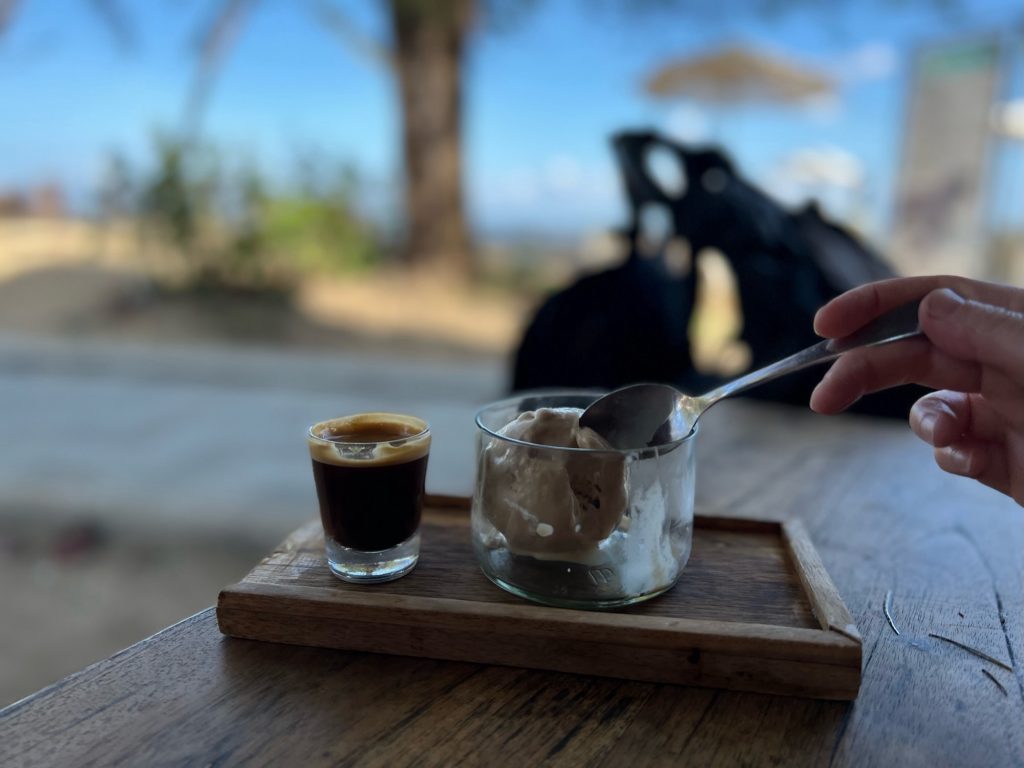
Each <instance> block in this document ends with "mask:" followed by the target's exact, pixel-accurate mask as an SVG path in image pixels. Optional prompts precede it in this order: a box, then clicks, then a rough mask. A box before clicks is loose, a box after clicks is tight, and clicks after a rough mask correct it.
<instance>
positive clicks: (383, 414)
mask: <svg viewBox="0 0 1024 768" xmlns="http://www.w3.org/2000/svg"><path fill="white" fill-rule="evenodd" d="M357 416H380V417H381V420H382V421H386V420H387V417H389V416H390V417H397V419H408V420H411V421H416V422H419V423H421V424H423V429H421V430H420V431H419V432H417V433H416V434H413V435H405V436H403V437H398V438H395V439H394V440H346V441H345V445H382V444H387V445H394V444H395V443H404V442H406V441H408V440H416V439H417V438H422V437H426V436H427V435H429V434H430V423H429V422H428V421H427V420H426V419H421V418H420V417H419V416H412V415H411V414H408V413H395V412H393V411H359V412H358V413H350V414H347V415H345V416H335V417H333V418H330V419H322V420H321V421H317V422H315V423H313V424H310V425H309V427H308V428H307V429H306V439H307V440H315V441H316V442H318V443H322V444H325V445H333V444H335V443H336V441H334V440H331V439H329V438H326V437H320V435H315V434H313V430H314V429H315V428H316V427H319V426H320V425H322V424H330V423H331V422H333V421H345V420H346V419H354V418H356V417H357Z"/></svg>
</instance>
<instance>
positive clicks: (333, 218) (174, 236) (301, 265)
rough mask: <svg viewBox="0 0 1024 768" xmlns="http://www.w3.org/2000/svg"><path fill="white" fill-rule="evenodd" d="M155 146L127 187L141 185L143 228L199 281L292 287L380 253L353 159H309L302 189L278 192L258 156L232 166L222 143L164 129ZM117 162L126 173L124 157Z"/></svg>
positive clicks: (215, 285)
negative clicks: (343, 162)
mask: <svg viewBox="0 0 1024 768" xmlns="http://www.w3.org/2000/svg"><path fill="white" fill-rule="evenodd" d="M153 149H154V162H153V164H152V166H151V168H150V169H149V170H148V171H146V172H143V173H142V174H141V176H140V178H139V180H138V182H137V183H135V184H125V183H123V182H122V183H121V184H120V187H121V188H122V189H125V188H131V189H133V190H134V193H135V195H136V196H137V205H136V209H137V213H138V215H139V218H140V220H141V222H142V225H143V228H144V231H145V232H146V234H147V236H149V238H150V239H155V240H156V241H157V242H159V243H161V244H162V245H163V246H164V247H165V250H169V251H171V252H172V253H173V254H174V255H175V256H176V258H178V259H179V260H180V262H181V264H182V266H183V267H184V272H185V283H186V285H187V286H189V287H191V288H198V289H202V290H206V291H209V290H217V289H228V290H247V291H264V292H266V291H270V292H277V293H287V292H288V291H290V290H291V289H292V288H293V287H294V285H295V284H296V283H297V282H298V280H299V279H300V278H301V277H302V276H303V275H305V274H308V273H324V272H345V271H352V270H359V269H365V268H367V267H369V266H371V265H373V264H374V263H376V261H377V260H378V259H379V254H380V249H379V245H378V240H377V237H376V234H375V233H374V232H373V230H372V228H371V227H370V226H369V225H368V224H367V223H366V222H365V221H364V220H362V219H361V218H360V217H359V216H358V215H357V214H356V213H355V211H354V205H353V200H354V199H355V196H356V194H357V192H358V181H357V179H356V177H355V175H354V174H353V172H352V171H351V170H349V169H348V168H346V167H344V166H341V167H338V164H337V163H333V162H330V161H328V160H325V159H324V158H323V157H306V158H304V159H303V161H302V162H301V163H300V164H299V174H298V175H299V179H300V181H299V183H298V184H297V185H295V186H296V187H297V188H296V189H289V190H278V189H275V188H273V187H272V185H271V184H270V183H269V182H268V180H267V179H266V177H265V176H264V175H263V173H262V172H261V170H260V169H259V167H258V166H257V165H256V164H255V163H253V162H251V161H241V162H239V161H236V162H235V163H234V165H233V168H231V169H229V167H228V163H227V160H226V159H225V158H224V156H223V155H222V154H221V153H220V152H218V150H217V149H216V148H215V147H213V146H209V145H203V146H200V145H196V144H189V143H186V142H183V141H180V140H177V139H175V138H173V137H168V136H166V135H158V136H157V137H156V139H155V141H154V144H153ZM117 168H118V174H119V176H120V177H124V176H126V175H127V174H126V171H125V169H124V161H123V160H119V161H118V163H117ZM325 169H326V170H325ZM325 176H326V178H327V181H321V178H322V177H325ZM122 207H124V206H122Z"/></svg>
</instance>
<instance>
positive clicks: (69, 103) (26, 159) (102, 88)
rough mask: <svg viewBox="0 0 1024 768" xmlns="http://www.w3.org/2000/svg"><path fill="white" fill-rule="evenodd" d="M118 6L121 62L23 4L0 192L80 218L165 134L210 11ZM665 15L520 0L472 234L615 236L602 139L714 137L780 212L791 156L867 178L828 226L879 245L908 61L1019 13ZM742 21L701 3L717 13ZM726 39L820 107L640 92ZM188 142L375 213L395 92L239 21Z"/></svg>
mask: <svg viewBox="0 0 1024 768" xmlns="http://www.w3.org/2000/svg"><path fill="white" fill-rule="evenodd" d="M335 1H336V2H337V4H338V5H339V6H341V7H343V8H345V9H347V11H348V12H349V14H350V15H351V17H352V18H353V19H354V21H355V22H356V23H357V25H358V26H360V27H361V28H362V29H364V30H366V32H367V33H368V34H370V35H373V36H375V37H377V38H380V39H386V37H387V25H386V20H385V19H384V17H383V15H382V13H381V11H380V8H381V6H380V4H378V3H377V2H374V1H373V0H347V1H346V0H335ZM123 5H124V6H125V8H126V9H127V10H128V13H129V15H130V16H131V18H132V19H133V20H134V22H135V25H136V27H137V32H138V35H137V36H138V45H137V47H136V49H135V50H133V51H130V52H125V51H123V50H121V49H119V48H118V46H117V45H116V44H115V43H114V40H113V38H112V36H111V35H110V33H109V31H108V30H107V29H106V28H105V27H104V26H103V25H102V23H101V22H100V21H99V20H98V19H97V17H96V16H95V15H94V13H93V12H92V10H91V5H90V3H89V2H87V1H86V0H21V4H20V5H19V7H18V10H17V12H16V15H15V17H14V19H13V22H12V25H11V28H10V29H9V30H8V31H7V33H6V35H5V36H4V37H3V38H0V158H2V162H0V190H2V189H4V188H10V187H17V186H24V185H28V184H32V183H36V182H39V181H42V180H47V179H51V180H58V181H60V182H61V183H62V184H63V185H64V186H65V188H66V189H67V190H68V191H69V193H70V194H71V197H72V199H73V200H74V201H75V202H76V203H77V204H78V205H79V206H85V205H86V204H87V201H88V197H89V193H90V191H91V190H93V189H95V187H96V186H97V184H98V183H99V180H100V178H101V176H102V172H103V168H104V165H105V159H106V157H107V155H108V153H109V152H110V151H111V150H114V149H117V150H119V151H122V152H124V153H126V154H127V155H128V156H129V157H131V158H134V159H135V160H136V161H137V162H144V161H145V158H146V157H147V156H148V149H147V148H148V146H149V141H150V136H151V134H152V132H153V131H154V130H156V129H158V128H160V127H165V128H166V127H171V128H173V127H175V126H177V125H178V124H179V123H180V115H181V111H182V105H183V103H184V99H185V94H186V92H187V87H188V84H189V81H190V76H191V73H192V67H193V61H194V59H193V58H192V49H191V47H190V46H191V44H192V43H193V41H194V39H195V31H196V29H197V27H198V26H199V24H200V22H201V21H202V20H203V19H204V18H205V17H206V15H207V14H208V13H209V9H210V7H211V6H212V3H210V2H204V1H203V0H191V1H188V0H181V1H180V2H167V1H157V0H135V1H134V2H131V1H130V0H125V2H124V3H123ZM645 5H648V4H645ZM676 5H677V7H676V8H675V9H672V8H671V4H668V7H669V10H666V9H664V8H661V9H658V10H652V11H649V12H645V13H640V14H628V13H627V12H626V11H625V10H623V9H625V8H627V7H629V3H627V2H624V1H623V2H615V1H614V0H605V1H604V2H587V1H586V0H546V1H544V0H538V2H535V3H534V4H533V6H532V9H531V10H529V11H528V12H526V13H524V14H522V15H521V17H520V18H519V19H518V20H517V21H516V22H515V23H513V24H511V25H510V26H509V27H508V28H504V29H500V30H493V29H490V28H485V29H484V30H483V31H482V32H481V33H480V34H478V35H477V36H476V38H475V39H474V41H473V44H472V47H471V51H470V56H469V68H468V77H467V87H466V181H467V190H468V197H469V199H470V200H471V206H470V207H471V212H472V217H473V222H474V225H475V226H476V227H477V228H478V229H479V230H483V231H491V232H497V231H538V232H540V231H543V232H550V233H559V234H563V235H565V234H569V235H573V234H582V233H585V232H590V231H593V230H595V229H600V228H602V227H608V226H613V225H615V224H617V223H618V222H619V221H620V220H621V217H622V212H623V206H622V202H621V199H620V194H619V189H618V186H617V180H616V177H615V169H614V166H613V165H612V159H611V154H610V152H609V148H608V143H607V137H608V135H609V134H610V133H612V132H613V131H614V130H616V129H620V128H623V127H630V126H654V127H658V128H662V129H665V130H670V131H674V132H676V133H678V134H680V135H683V136H686V137H689V138H692V139H701V138H704V139H708V138H712V139H715V140H717V141H721V142H724V143H725V144H726V146H728V147H729V148H730V150H731V151H732V152H733V153H734V154H735V155H736V157H737V158H738V160H739V162H740V164H741V168H742V169H743V170H744V171H745V172H746V173H748V174H750V175H752V176H753V177H754V178H755V179H757V180H759V181H761V182H762V183H764V184H768V185H770V186H771V188H772V189H773V190H774V191H776V192H777V193H778V194H780V195H783V196H787V195H788V196H796V195H798V194H799V193H800V191H801V190H800V189H799V188H796V187H794V186H793V184H792V183H791V181H789V180H787V178H786V175H785V173H784V170H783V169H784V164H785V159H786V158H787V157H788V156H791V155H792V153H793V152H795V151H798V150H801V149H806V148H812V149H816V150H822V149H825V150H827V151H829V152H832V153H838V154H839V155H841V156H842V157H845V158H850V159H852V160H853V162H855V163H856V164H858V165H859V166H860V167H861V168H862V169H863V175H864V189H865V191H864V193H863V201H862V202H860V203H857V202H853V201H851V199H850V198H848V197H847V198H844V197H842V195H838V196H837V197H836V198H835V199H834V200H833V202H834V203H835V204H836V209H837V210H840V211H842V212H845V213H847V214H849V215H854V216H859V217H860V218H861V219H862V220H863V222H864V223H865V224H866V225H867V226H868V227H869V228H871V229H874V230H876V231H877V230H880V228H881V227H882V226H883V225H884V223H885V217H886V212H887V210H888V204H889V200H890V198H891V190H892V185H893V181H894V173H895V166H896V162H897V158H898V153H899V145H900V127H901V119H902V115H903V110H904V105H903V101H904V100H903V93H904V88H905V72H906V65H907V57H908V55H909V54H910V52H911V51H912V50H913V49H914V47H915V46H917V45H920V44H922V43H925V42H927V41H930V40H936V39H946V38H949V37H952V36H954V35H959V34H965V33H970V32H972V31H977V32H979V33H984V32H991V31H992V30H995V29H1002V30H1005V29H1007V28H1009V27H1012V26H1016V27H1017V28H1024V27H1022V25H1024V13H1022V9H1021V4H1020V3H1019V1H1018V0H969V1H968V0H963V1H962V2H961V3H960V4H959V10H955V11H953V12H944V11H938V10H935V8H936V6H937V5H939V4H937V3H936V4H934V5H931V6H929V5H928V4H926V3H925V4H923V5H924V10H922V3H900V2H893V1H892V0H889V1H888V2H886V1H885V0H881V1H880V2H874V1H871V0H867V1H865V2H854V1H853V0H850V1H849V2H843V3H837V4H836V5H839V6H840V7H841V11H840V12H838V13H836V12H831V13H828V14H826V13H825V12H824V11H820V10H817V9H814V8H807V6H808V5H816V4H813V3H794V6H795V7H796V10H793V11H789V12H787V13H785V14H782V15H774V16H770V17H765V16H763V15H759V14H755V13H749V12H739V11H737V12H735V13H729V14H727V15H726V16H725V17H724V18H713V17H711V16H709V15H708V14H707V13H706V12H705V13H702V14H697V15H693V14H692V13H687V12H686V11H685V10H680V8H683V9H685V7H686V5H690V6H691V7H696V6H698V5H704V7H707V4H703V3H697V2H696V1H695V2H691V3H688V4H687V3H677V4H676ZM747 5H749V4H747V3H744V2H741V1H740V0H719V2H718V4H717V7H720V8H725V9H727V10H731V9H739V8H742V7H745V6H747ZM908 5H909V6H911V7H909V8H908V7H907V6H908ZM968 6H969V10H968ZM723 43H738V44H742V45H746V46H751V47H757V48H764V49H767V50H769V51H773V52H776V53H781V54H784V55H786V56H789V57H790V58H792V59H795V60H797V61H799V62H802V63H803V64H804V65H806V66H808V67H811V68H814V69H818V70H821V71H824V72H827V73H828V74H830V75H831V76H833V77H834V78H835V79H836V81H837V83H838V89H837V94H836V98H834V99H832V100H829V101H827V102H822V103H818V104H816V105H814V106H813V108H806V109H801V110H796V111H794V110H783V109H780V108H774V109H772V108H758V109H754V108H744V109H737V110H730V111H719V112H716V113H714V114H708V113H707V111H706V110H704V109H703V108H701V107H700V106H699V105H695V104H687V103H683V102H669V103H665V102H654V101H652V100H651V99H649V98H648V97H647V96H645V95H644V93H643V91H642V83H643V81H644V79H645V77H646V76H647V74H649V73H650V72H651V71H652V70H653V69H654V68H655V67H656V66H658V65H659V64H661V63H664V62H665V61H667V60H669V59H673V58H677V57H681V56H686V55H688V54H693V53H696V52H700V51H704V50H707V49H710V48H713V47H714V46H716V45H720V44H723ZM1019 79H1020V78H1018V80H1019ZM1006 87H1007V88H1010V87H1015V88H1018V89H1019V88H1020V87H1021V84H1020V83H1019V82H1018V83H1016V85H1013V84H1008V85H1007V86H1006ZM1018 95H1019V93H1018ZM205 130H206V134H207V135H208V136H209V137H210V138H212V139H214V140H216V141H217V142H218V143H220V144H221V145H223V146H225V147H229V148H230V149H231V152H232V153H234V154H235V155H237V156H246V157H249V158H252V159H254V160H256V161H258V162H259V163H260V164H261V165H262V166H263V167H264V168H265V169H267V170H268V171H269V172H270V173H271V174H272V175H275V176H277V177H280V178H285V177H286V174H287V170H288V168H290V167H291V164H292V160H293V158H294V155H295V153H296V151H297V150H299V149H301V148H303V147H306V148H308V147H316V148H319V149H322V150H324V151H325V152H329V153H330V154H332V155H333V156H335V157H338V158H341V159H345V160H348V161H351V162H352V163H353V164H354V165H355V166H356V167H357V168H358V169H359V171H360V173H361V175H362V177H363V179H364V180H365V197H366V201H367V206H368V207H369V208H371V209H373V210H376V211H381V210H386V209H388V207H389V206H390V205H391V203H392V202H393V200H394V199H395V194H394V193H395V190H396V188H397V184H396V179H397V178H398V174H399V172H400V168H399V163H400V158H399V155H398V151H397V148H398V111H397V104H396V100H395V95H394V88H393V83H392V81H391V79H390V77H389V76H388V75H387V73H386V72H384V71H383V69H382V68H381V67H379V66H378V65H377V64H376V63H374V62H373V61H371V60H369V59H367V58H365V57H363V56H361V55H359V54H357V53H354V52H353V51H352V50H351V49H350V48H348V47H346V45H345V44H343V43H342V42H340V41H338V40H337V39H335V38H333V37H332V36H331V35H330V34H329V33H328V32H326V31H325V30H324V29H323V28H321V27H319V26H318V25H317V23H316V22H315V21H314V20H313V18H312V16H311V14H310V13H309V12H308V11H307V4H306V3H305V2H301V1H300V0H292V1H291V2H288V1H286V0H261V2H260V3H259V4H258V5H257V7H256V10H255V11H254V13H253V14H252V16H251V17H250V19H249V21H248V23H247V24H246V25H245V27H244V29H243V30H242V32H241V35H240V37H239V38H238V40H237V44H236V46H235V48H234V50H233V52H232V54H231V55H230V57H229V58H228V60H227V61H226V63H225V66H224V69H223V72H222V75H221V77H220V79H219V81H218V82H217V84H216V87H215V90H214V93H213V97H212V101H211V104H210V108H209V111H208V113H207V118H206V122H205ZM1003 183H1004V184H1007V183H1010V184H1012V182H1003Z"/></svg>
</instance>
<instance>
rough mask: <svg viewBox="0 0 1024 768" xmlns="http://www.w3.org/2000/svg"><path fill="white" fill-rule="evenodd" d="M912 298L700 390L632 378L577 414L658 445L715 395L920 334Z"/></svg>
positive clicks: (685, 427) (615, 440) (630, 439)
mask: <svg viewBox="0 0 1024 768" xmlns="http://www.w3.org/2000/svg"><path fill="white" fill-rule="evenodd" d="M919 303H920V302H917V301H915V302H912V303H910V304H904V305H903V306H900V307H897V308H896V309H893V310H891V311H889V312H887V313H886V314H884V315H882V316H880V317H878V318H876V319H875V320H873V321H871V322H870V323H868V324H867V325H865V326H864V327H863V328H861V329H860V330H859V331H856V332H855V333H852V334H850V335H849V336H845V337H843V338H841V339H826V340H824V341H821V342H819V343H817V344H815V345H814V346H812V347H808V348H807V349H804V350H802V351H800V352H797V353H796V354H794V355H790V356H789V357H786V358H783V359H782V360H779V361H778V362H776V363H772V364H771V365H768V366H765V367H764V368H760V369H758V370H756V371H751V372H750V373H748V374H746V375H744V376H740V377H739V378H738V379H734V380H732V381H729V382H726V383H725V384H722V385H721V386H719V387H716V388H715V389H712V390H711V391H710V392H705V393H704V394H703V395H697V396H691V395H684V394H683V393H682V392H680V391H679V390H677V389H675V388H674V387H670V386H668V385H667V384H633V385H631V386H628V387H623V388H622V389H617V390H615V391H614V392H609V393H608V394H607V395H604V396H603V397H600V398H598V399H597V400H595V401H594V402H593V403H591V404H590V406H589V407H588V408H587V409H586V410H585V411H584V412H583V414H582V415H581V416H580V426H581V427H589V428H590V429H593V430H594V431H595V432H597V434H599V435H601V437H603V438H604V439H605V440H607V441H608V442H609V443H610V444H611V445H612V447H614V448H620V449H629V448H643V447H647V446H652V445H663V444H665V443H670V442H673V441H675V440H678V439H680V438H682V437H685V436H686V435H688V434H689V433H690V432H691V431H692V430H693V428H694V427H695V426H696V424H697V420H698V419H699V418H700V417H701V415H702V414H703V413H704V411H706V410H707V409H708V408H710V407H711V406H713V405H714V404H715V403H717V402H718V401H719V400H723V399H725V398H726V397H731V396H732V395H735V394H738V393H740V392H744V391H745V390H748V389H750V388H751V387H756V386H757V385H758V384H763V383H765V382H767V381H771V380H772V379H777V378H779V377H780V376H785V375H786V374H788V373H793V372H794V371H799V370H801V369H803V368H808V367H810V366H812V365H817V364H819V363H826V362H828V361H829V360H835V359H836V358H837V357H839V356H840V355H842V354H844V353H846V352H849V351H850V350H853V349H859V348H860V347H872V346H879V345H882V344H889V343H891V342H894V341H900V340H902V339H909V338H912V337H914V336H919V335H921V329H920V326H919V325H918V321H917V307H918V304H919Z"/></svg>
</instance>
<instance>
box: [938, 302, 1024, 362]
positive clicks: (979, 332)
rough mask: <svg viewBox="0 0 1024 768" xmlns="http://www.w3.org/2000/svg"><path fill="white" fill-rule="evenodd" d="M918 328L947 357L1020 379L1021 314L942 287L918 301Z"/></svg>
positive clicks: (1022, 350)
mask: <svg viewBox="0 0 1024 768" xmlns="http://www.w3.org/2000/svg"><path fill="white" fill-rule="evenodd" d="M920 322H921V330H922V331H924V333H925V335H926V336H927V337H928V339H929V340H930V341H931V342H932V343H933V344H934V345H935V346H936V347H938V348H939V349H940V350H942V351H943V352H945V353H946V354H947V355H949V356H950V357H954V358H957V359H959V360H969V361H974V362H977V363H981V364H982V365H985V366H991V367H992V368H995V369H996V370H1000V371H1004V372H1005V373H1007V374H1008V375H1009V376H1010V377H1011V378H1013V379H1015V380H1017V381H1024V313H1020V312H1014V311H1012V310H1009V309H1003V308H1002V307H997V306H993V305H992V304H987V303H985V302H981V301H975V300H972V299H967V298H964V297H962V296H960V295H958V294H957V293H955V292H954V291H952V290H950V289H948V288H943V289H940V290H937V291H932V292H931V293H929V294H928V295H927V296H926V297H925V298H924V301H922V302H921V310H920Z"/></svg>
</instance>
